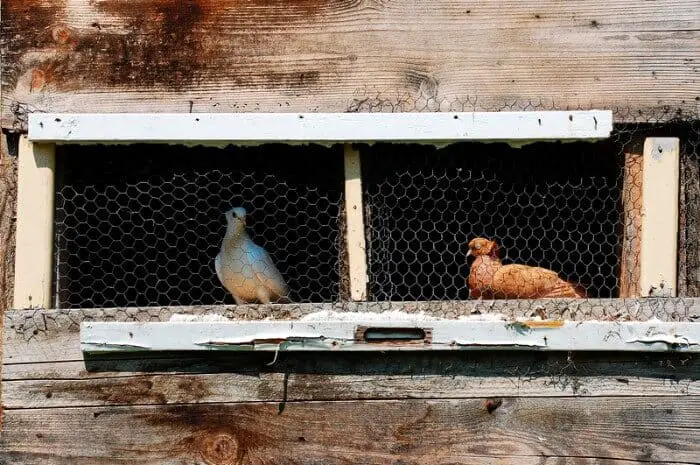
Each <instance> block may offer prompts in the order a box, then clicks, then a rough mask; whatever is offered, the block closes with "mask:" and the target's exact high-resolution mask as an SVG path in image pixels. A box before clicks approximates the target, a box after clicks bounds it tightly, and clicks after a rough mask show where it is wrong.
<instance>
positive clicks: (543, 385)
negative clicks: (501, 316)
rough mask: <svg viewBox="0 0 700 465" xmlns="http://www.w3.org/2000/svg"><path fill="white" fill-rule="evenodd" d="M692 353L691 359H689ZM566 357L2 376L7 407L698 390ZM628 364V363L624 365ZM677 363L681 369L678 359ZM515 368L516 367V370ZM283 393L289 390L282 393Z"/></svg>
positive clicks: (677, 380) (697, 385) (693, 383)
mask: <svg viewBox="0 0 700 465" xmlns="http://www.w3.org/2000/svg"><path fill="white" fill-rule="evenodd" d="M686 360H687V359H686ZM565 366H566V365H562V368H561V370H562V371H561V373H559V374H552V375H549V376H542V375H537V374H536V372H534V371H533V373H531V374H529V375H528V376H527V377H517V376H513V375H510V376H503V375H501V376H488V375H487V374H484V375H482V376H469V375H467V376H465V375H455V376H451V377H447V376H445V375H415V376H406V375H398V376H386V375H363V376H354V375H322V374H319V375H305V374H290V375H288V378H287V380H285V377H284V375H283V374H281V373H269V374H261V375H257V376H256V375H254V374H249V375H239V374H231V373H221V374H200V375H179V374H167V375H146V374H141V375H138V376H120V377H107V378H97V377H94V378H91V379H84V380H55V379H49V380H31V381H7V380H3V397H2V398H3V408H4V409H5V410H14V409H27V408H32V409H33V408H57V407H73V408H75V407H78V408H79V407H95V406H108V405H122V404H125V403H126V404H130V405H162V404H214V403H221V402H236V403H238V402H261V401H267V402H282V401H283V400H285V399H286V400H287V401H300V400H379V399H452V398H461V399H468V398H481V397H494V396H496V397H504V396H507V397H568V396H586V397H591V396H595V397H602V396H634V397H645V396H655V397H661V396H666V397H671V396H691V395H692V396H700V381H698V380H696V379H693V378H692V377H693V376H694V375H697V374H698V372H697V370H696V372H695V373H693V374H690V375H686V377H684V376H683V373H682V371H686V370H674V371H681V372H680V373H674V374H673V375H672V376H673V378H671V376H669V375H667V376H666V377H664V378H654V377H651V376H649V375H647V374H645V375H643V376H641V377H629V376H627V374H626V373H624V372H623V373H622V374H618V375H617V376H597V375H588V376H586V375H577V374H572V373H571V372H572V371H573V370H572V369H570V368H565ZM621 368H623V369H624V367H621ZM679 368H681V369H682V367H681V365H680V363H679ZM514 371H515V370H514ZM285 392H286V394H285ZM285 395H286V397H285Z"/></svg>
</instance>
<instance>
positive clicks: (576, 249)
mask: <svg viewBox="0 0 700 465" xmlns="http://www.w3.org/2000/svg"><path fill="white" fill-rule="evenodd" d="M362 162H363V167H364V169H365V173H364V175H363V180H364V186H365V211H366V212H367V217H368V223H369V224H370V226H369V228H368V236H369V247H368V249H369V269H370V283H371V285H370V293H371V295H372V298H373V299H377V300H435V299H439V300H442V299H447V300H464V299H467V298H469V297H470V294H469V287H468V286H466V285H465V278H466V277H467V276H469V274H470V266H471V268H474V267H475V265H473V264H472V262H471V261H468V260H467V252H468V250H469V249H468V244H469V242H470V241H471V240H472V239H475V238H484V239H487V240H489V241H496V242H497V245H498V248H500V250H501V254H500V256H501V258H502V263H503V265H508V264H511V263H518V264H527V265H530V266H537V267H542V268H547V269H549V270H553V271H555V272H557V273H558V274H559V275H560V276H561V277H562V278H563V279H565V280H568V281H576V282H580V283H581V285H583V286H585V287H586V289H590V291H591V292H589V293H587V295H590V296H592V297H616V296H617V294H618V278H617V271H618V269H619V266H620V257H619V249H620V247H621V241H620V238H621V234H620V233H621V232H622V229H623V228H622V226H623V225H622V216H621V210H620V208H619V205H620V202H621V190H622V166H623V162H624V160H623V156H622V154H621V153H618V152H617V150H616V149H615V147H614V144H613V143H612V142H610V141H604V142H599V143H569V144H560V143H538V144H532V145H528V146H525V147H523V148H520V149H514V148H511V147H509V146H508V145H506V144H479V143H477V144H473V143H459V144H453V145H449V146H447V147H444V148H441V149H437V148H434V147H426V146H405V145H396V144H378V145H375V146H373V147H371V148H367V150H365V151H364V156H363V159H362ZM473 252H474V251H473ZM493 254H494V256H495V251H494V252H493ZM477 260H478V257H477ZM504 269H506V268H504ZM521 271H522V270H521ZM525 271H526V272H531V271H532V269H529V270H525ZM491 272H492V271H491V270H490V269H484V271H483V273H484V274H489V273H491ZM501 272H502V271H501V270H499V271H498V273H501ZM526 275H527V273H525V276H526ZM489 279H494V280H497V279H498V274H497V275H496V276H495V277H492V278H491V277H490V278H489ZM508 279H510V280H511V281H512V283H511V285H512V286H516V287H518V288H517V289H513V291H512V292H511V293H510V294H511V295H504V296H501V297H502V298H506V297H510V298H536V297H545V295H531V293H527V292H526V291H525V289H524V288H525V287H527V283H519V282H518V281H517V277H510V278H508ZM525 279H527V278H525ZM532 279H535V280H536V279H542V278H541V277H538V276H533V278H532ZM506 285H508V283H506ZM472 297H475V296H474V295H472ZM550 297H551V296H550ZM559 297H561V296H559Z"/></svg>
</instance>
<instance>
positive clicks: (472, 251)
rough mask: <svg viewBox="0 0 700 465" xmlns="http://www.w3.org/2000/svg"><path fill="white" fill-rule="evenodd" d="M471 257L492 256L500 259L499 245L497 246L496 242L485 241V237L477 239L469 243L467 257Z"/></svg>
mask: <svg viewBox="0 0 700 465" xmlns="http://www.w3.org/2000/svg"><path fill="white" fill-rule="evenodd" d="M470 255H474V256H479V255H490V256H492V257H498V255H499V254H498V244H496V241H492V240H490V239H485V238H483V237H477V238H475V239H472V240H471V241H469V252H467V257H468V256H470Z"/></svg>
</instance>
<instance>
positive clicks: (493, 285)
mask: <svg viewBox="0 0 700 465" xmlns="http://www.w3.org/2000/svg"><path fill="white" fill-rule="evenodd" d="M469 255H474V256H475V257H476V259H475V260H474V263H473V264H472V266H471V270H470V272H469V279H468V281H469V293H470V296H471V298H472V299H480V298H483V299H541V298H555V297H560V298H567V297H568V298H584V297H586V292H585V290H584V289H583V288H581V287H580V286H577V285H575V284H572V283H570V282H568V281H565V280H563V279H561V278H560V277H559V275H557V273H555V272H554V271H552V270H548V269H546V268H539V267H534V266H527V265H504V264H503V263H501V258H500V255H499V248H498V244H496V242H494V241H491V240H488V239H484V238H476V239H473V240H472V241H470V242H469Z"/></svg>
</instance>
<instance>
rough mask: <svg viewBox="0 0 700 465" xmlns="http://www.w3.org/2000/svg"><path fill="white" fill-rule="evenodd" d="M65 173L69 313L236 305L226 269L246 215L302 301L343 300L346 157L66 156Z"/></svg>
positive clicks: (73, 151) (290, 150)
mask: <svg viewBox="0 0 700 465" xmlns="http://www.w3.org/2000/svg"><path fill="white" fill-rule="evenodd" d="M57 161H58V176H57V190H56V220H55V226H56V261H57V263H56V267H55V270H56V277H55V282H56V284H57V289H56V301H57V304H58V306H59V307H62V308H74V307H118V306H151V305H164V306H165V305H198V304H222V303H233V300H232V297H231V295H230V293H229V292H227V291H226V289H225V288H224V287H223V286H222V285H221V282H220V281H219V279H218V277H217V275H216V270H215V262H214V259H215V256H216V255H217V253H218V252H219V250H220V248H221V245H222V239H223V237H224V234H225V231H226V219H225V216H224V212H226V211H228V210H230V209H231V208H232V207H235V206H240V207H243V208H245V210H246V211H247V215H246V223H247V224H246V231H247V234H248V236H249V237H250V238H251V240H252V241H253V242H254V243H255V244H257V245H259V246H260V247H263V248H264V249H265V250H266V251H267V252H268V254H269V255H270V257H271V258H272V260H273V261H274V263H275V264H276V266H277V268H278V269H279V271H280V272H281V273H282V275H283V277H284V279H285V281H286V283H287V284H288V286H289V290H290V296H289V297H290V299H292V300H294V301H296V302H323V301H333V300H338V298H339V297H338V296H339V292H340V282H341V279H340V266H341V265H340V260H339V257H340V256H341V252H340V251H341V247H342V240H341V239H342V238H341V235H340V231H341V228H340V226H339V225H340V223H341V222H342V218H341V212H342V211H343V207H342V205H343V171H342V166H343V165H342V163H343V158H342V151H339V150H338V149H337V148H336V149H327V148H322V147H320V146H314V145H310V146H304V147H301V146H299V147H291V146H283V145H265V146H261V147H250V148H240V147H238V148H235V147H232V148H227V149H220V148H204V147H194V148H186V147H182V146H165V145H137V146H128V147H124V146H121V147H117V146H111V147H109V146H63V147H61V148H60V149H59V151H58V153H57Z"/></svg>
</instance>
